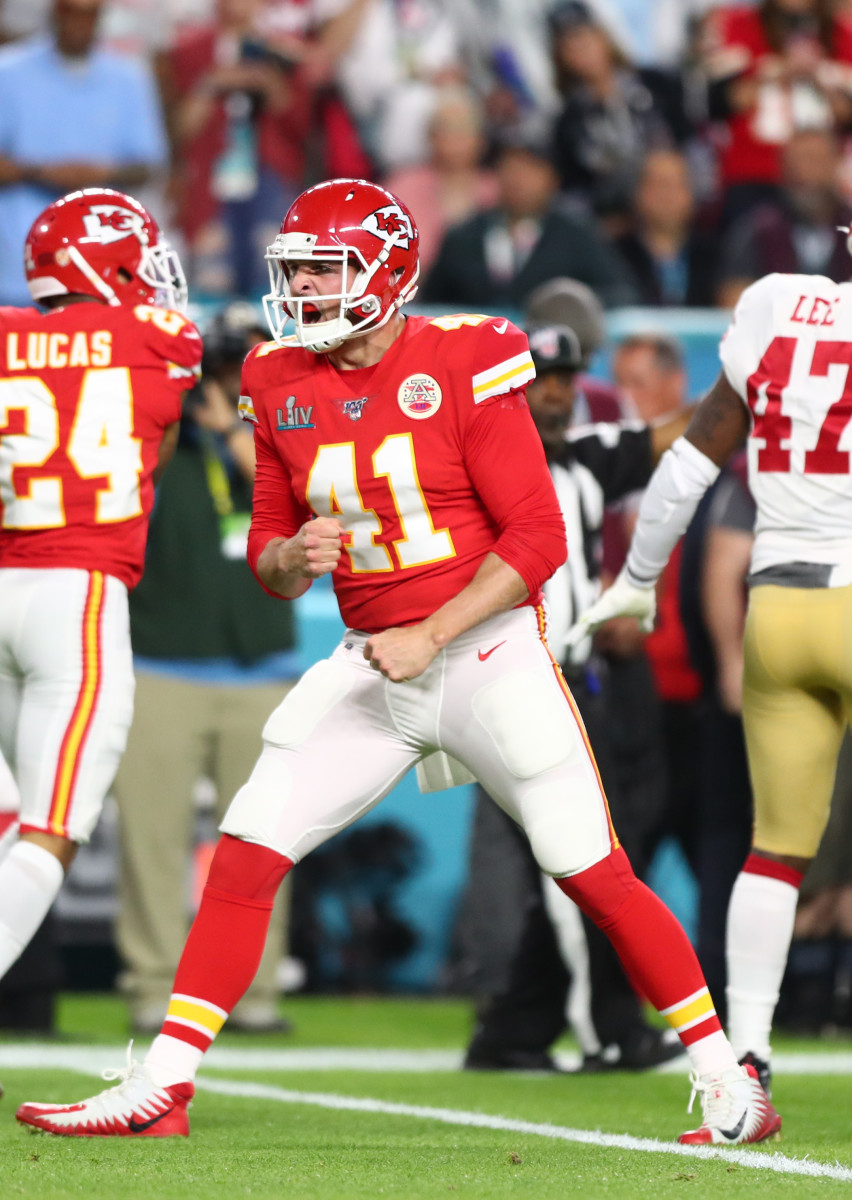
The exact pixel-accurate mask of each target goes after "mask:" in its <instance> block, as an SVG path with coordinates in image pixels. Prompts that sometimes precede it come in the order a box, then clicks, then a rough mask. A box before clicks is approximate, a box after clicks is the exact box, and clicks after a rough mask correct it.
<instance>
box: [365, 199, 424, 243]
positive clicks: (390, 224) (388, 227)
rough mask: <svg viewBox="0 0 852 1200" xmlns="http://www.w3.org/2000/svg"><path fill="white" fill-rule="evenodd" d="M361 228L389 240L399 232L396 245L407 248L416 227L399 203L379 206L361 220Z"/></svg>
mask: <svg viewBox="0 0 852 1200" xmlns="http://www.w3.org/2000/svg"><path fill="white" fill-rule="evenodd" d="M361 228H362V229H366V230H367V232H368V233H372V234H374V235H375V236H376V237H377V238H381V239H382V241H383V242H385V241H387V239H388V238H389V237H391V236H392V235H393V234H395V233H396V234H398V235H399V236H398V237H397V239H396V245H397V246H401V247H402V248H403V250H407V249H408V246H409V243H410V242H411V241H413V240H414V229H413V227H412V224H411V218H410V217H409V216H408V215H407V214H406V213H404V212H403V211H402V209H401V208H400V207H399V205H398V204H386V205H385V206H384V208H377V209H375V211H374V212H371V213H370V214H369V216H366V217H365V218H364V220H363V221H362V222H361Z"/></svg>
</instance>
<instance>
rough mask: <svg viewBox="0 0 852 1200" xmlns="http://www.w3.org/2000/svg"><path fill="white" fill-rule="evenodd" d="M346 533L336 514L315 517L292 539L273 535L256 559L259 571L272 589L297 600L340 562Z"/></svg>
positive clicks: (264, 581)
mask: <svg viewBox="0 0 852 1200" xmlns="http://www.w3.org/2000/svg"><path fill="white" fill-rule="evenodd" d="M345 536H346V535H345V532H344V530H343V527H342V525H341V524H340V522H339V521H338V520H337V518H336V517H314V518H313V520H311V521H306V522H305V524H304V525H303V526H302V528H301V529H300V530H299V532H298V533H296V534H294V535H293V537H291V538H273V539H272V540H271V541H270V542H267V544H266V546H265V548H264V549H263V551H262V552H261V554H260V557H259V558H258V560H257V574H258V577H259V578H260V579H261V581H262V582H263V583H264V584H265V585H266V587H268V588H269V590H270V591H272V592H277V593H278V595H279V596H285V597H286V598H287V599H288V600H295V599H296V597H297V596H302V595H304V593H305V592H306V591H307V589H308V588H309V587H310V586H311V583H312V582H313V581H314V580H315V579H319V577H320V575H330V574H331V572H332V571H333V570H334V568H335V567H336V566H337V564H338V563H339V562H340V555H341V553H342V550H343V538H344V537H345Z"/></svg>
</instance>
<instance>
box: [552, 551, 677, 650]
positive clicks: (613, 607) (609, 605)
mask: <svg viewBox="0 0 852 1200" xmlns="http://www.w3.org/2000/svg"><path fill="white" fill-rule="evenodd" d="M656 613H657V593H656V590H655V588H654V585H653V584H652V585H651V586H650V587H637V586H636V584H634V583H630V582H628V579H627V576H626V573H625V570H624V568H623V567H622V569H621V571H620V572H619V574H618V576H617V578H616V580H615V582H614V583H613V585H612V587H611V588H607V590H606V591H605V592H604V594H603V595H602V596H601V598H600V600H596V601H595V603H594V604H592V605H590V606H589V607H588V608H587V609H586V611H585V612H584V613H583V615H582V616H581V617H580V618H579V620H578V621H577V622H576V623H575V624H574V625H572V626H571V628H570V629H569V630H568V636H567V637H566V639H565V642H566V645H568V646H576V644H577V642H579V641H582V639H583V638H584V637H588V635H589V634H590V633H593V632H594V631H595V630H596V629H597V627H598V626H599V625H603V623H604V621H609V620H611V619H612V617H638V618H639V627H640V628H641V630H642V632H643V633H650V632H651V630H652V629H653V628H654V617H655V616H656Z"/></svg>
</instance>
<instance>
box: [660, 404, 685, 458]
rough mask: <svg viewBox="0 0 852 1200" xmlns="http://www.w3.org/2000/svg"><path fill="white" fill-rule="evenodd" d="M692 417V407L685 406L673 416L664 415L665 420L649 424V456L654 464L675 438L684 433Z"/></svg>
mask: <svg viewBox="0 0 852 1200" xmlns="http://www.w3.org/2000/svg"><path fill="white" fill-rule="evenodd" d="M692 417H693V411H692V409H690V408H685V409H684V410H683V412H679V413H676V414H675V416H673V417H666V418H665V420H662V421H659V422H654V424H653V425H652V426H651V458H652V460H653V462H654V464H655V465H656V464H657V463H658V462H659V461H660V459H661V458H662V457H663V455H664V454H665V452H666V451H667V450H668V449H669V448H670V447H671V446H672V445H673V444H674V443H675V442H676V441H677V439H678V438H679V437H681V436H682V435H683V434H684V433H686V430H687V426H688V425H689V422H690V421H691V420H692Z"/></svg>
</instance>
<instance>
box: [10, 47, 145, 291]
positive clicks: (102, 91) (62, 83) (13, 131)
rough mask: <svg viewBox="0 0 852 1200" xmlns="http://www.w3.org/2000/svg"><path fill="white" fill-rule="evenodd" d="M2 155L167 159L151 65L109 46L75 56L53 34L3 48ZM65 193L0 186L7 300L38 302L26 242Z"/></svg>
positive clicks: (34, 159)
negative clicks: (29, 279) (29, 281)
mask: <svg viewBox="0 0 852 1200" xmlns="http://www.w3.org/2000/svg"><path fill="white" fill-rule="evenodd" d="M0 154H2V155H4V156H5V157H7V158H11V159H14V160H15V161H17V162H23V163H28V164H29V163H34V164H36V165H38V164H43V163H62V162H88V163H91V162H104V163H115V164H117V165H120V166H127V165H130V164H137V163H144V164H147V165H149V166H150V167H152V168H155V167H159V166H161V165H163V164H165V162H166V157H167V146H166V136H165V130H164V128H163V121H162V116H161V113H160V103H159V99H158V96H157V92H156V88H155V85H154V81H153V79H152V77H151V74H150V72H149V71H148V69H147V67H145V66H143V65H142V64H141V63H139V62H137V61H135V60H131V59H129V58H123V57H121V56H120V55H117V54H112V53H110V52H109V51H105V50H96V51H95V52H94V53H93V54H92V55H91V56H90V57H89V58H86V59H80V60H76V61H71V60H68V59H65V58H63V57H62V55H61V54H60V53H59V52H58V50H57V49H56V47H55V44H54V42H53V41H52V39H49V38H33V39H32V40H30V41H27V42H22V43H18V44H16V45H11V46H7V47H4V48H2V49H0ZM59 194H60V193H57V192H54V191H53V190H51V189H47V188H41V187H35V186H33V185H31V184H14V185H12V186H10V187H0V304H18V305H29V304H31V303H32V301H31V300H30V294H29V291H28V289H27V285H26V280H25V277H24V268H23V246H24V240H25V238H26V236H27V234H28V232H29V229H30V226H31V225H32V223H33V221H34V220H35V218H36V217H37V216H38V214H39V213H40V212H41V210H42V209H43V208H45V207H46V206H47V205H48V204H50V203H51V201H52V200H55V199H57V196H58V195H59Z"/></svg>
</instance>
